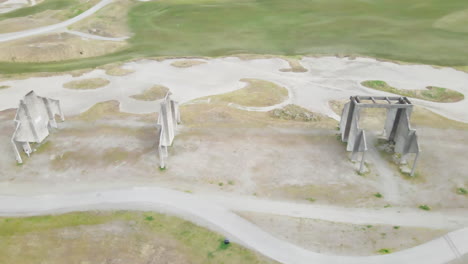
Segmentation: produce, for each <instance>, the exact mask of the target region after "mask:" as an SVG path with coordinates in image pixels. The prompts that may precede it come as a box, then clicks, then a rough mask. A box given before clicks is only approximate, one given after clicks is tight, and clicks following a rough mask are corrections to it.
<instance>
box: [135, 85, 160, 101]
mask: <svg viewBox="0 0 468 264" xmlns="http://www.w3.org/2000/svg"><path fill="white" fill-rule="evenodd" d="M167 92H169V89H168V88H167V87H165V86H162V85H155V86H153V87H151V88H149V89H146V90H144V91H143V92H142V93H140V94H135V95H132V96H130V97H131V98H133V99H136V100H140V101H156V100H159V99H163V98H164V97H165V96H166V94H167Z"/></svg>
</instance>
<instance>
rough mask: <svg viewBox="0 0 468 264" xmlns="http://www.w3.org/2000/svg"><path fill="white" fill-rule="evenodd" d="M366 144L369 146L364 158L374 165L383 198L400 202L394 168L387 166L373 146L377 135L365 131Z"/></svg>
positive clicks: (392, 201) (396, 202) (395, 202)
mask: <svg viewBox="0 0 468 264" xmlns="http://www.w3.org/2000/svg"><path fill="white" fill-rule="evenodd" d="M366 135H367V142H369V143H368V144H367V146H368V147H369V150H368V153H367V154H368V155H366V159H369V160H370V161H371V162H372V164H373V165H374V166H373V167H372V168H373V169H375V170H377V174H378V177H379V181H380V184H379V186H382V190H381V193H382V195H383V196H384V197H385V199H386V200H387V201H389V202H391V203H394V204H398V203H399V202H400V192H399V189H398V183H397V181H396V177H397V176H396V175H395V170H394V169H392V168H390V167H389V166H388V162H387V161H386V160H384V159H383V158H382V156H381V155H380V154H379V151H378V150H377V148H376V146H375V142H376V140H377V135H375V134H374V133H372V132H371V133H367V134H366Z"/></svg>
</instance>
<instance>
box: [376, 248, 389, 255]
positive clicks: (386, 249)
mask: <svg viewBox="0 0 468 264" xmlns="http://www.w3.org/2000/svg"><path fill="white" fill-rule="evenodd" d="M378 253H379V254H390V253H392V250H390V249H388V248H382V249H380V250H379V251H378Z"/></svg>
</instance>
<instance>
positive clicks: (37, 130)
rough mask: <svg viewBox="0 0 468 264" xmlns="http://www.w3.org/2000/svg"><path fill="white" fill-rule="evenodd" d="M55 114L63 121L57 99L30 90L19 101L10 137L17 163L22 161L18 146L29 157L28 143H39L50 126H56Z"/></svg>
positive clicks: (30, 150)
mask: <svg viewBox="0 0 468 264" xmlns="http://www.w3.org/2000/svg"><path fill="white" fill-rule="evenodd" d="M55 115H60V118H61V119H62V121H64V117H63V113H62V110H61V108H60V102H59V101H58V100H54V99H50V98H46V97H40V96H37V95H36V94H35V93H34V91H30V92H29V93H28V94H26V95H25V96H24V98H23V99H22V100H21V101H20V103H19V106H18V110H17V112H16V116H15V119H14V121H15V123H16V130H15V132H14V133H13V137H12V138H11V143H12V145H13V150H14V152H15V155H16V161H17V162H18V163H23V160H22V158H21V155H20V152H19V150H18V146H21V147H22V149H23V151H24V152H25V153H26V155H28V157H29V156H30V155H31V153H32V152H33V150H32V149H31V145H30V144H29V143H41V142H42V141H44V139H45V138H46V137H47V136H48V135H49V132H50V129H51V128H57V122H56V121H55Z"/></svg>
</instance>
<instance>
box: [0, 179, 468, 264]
mask: <svg viewBox="0 0 468 264" xmlns="http://www.w3.org/2000/svg"><path fill="white" fill-rule="evenodd" d="M206 198H207V197H205V198H199V197H196V196H194V195H190V194H186V193H182V192H177V191H172V190H167V189H162V188H133V189H125V190H112V191H102V192H92V193H75V194H63V195H44V196H29V197H27V196H26V197H25V196H0V214H1V215H5V216H6V215H10V216H14V215H37V214H47V213H64V212H70V211H77V210H78V211H86V210H95V209H100V210H116V209H124V210H157V211H161V212H165V213H173V214H177V215H179V216H182V217H184V218H186V219H189V220H192V221H195V222H197V223H199V224H201V225H203V226H206V227H208V228H210V229H212V230H214V231H218V232H221V233H223V234H225V235H226V236H228V237H230V238H232V239H233V240H234V241H237V242H239V243H241V244H243V245H245V246H247V247H249V248H252V249H254V250H257V251H258V252H260V253H262V254H264V255H266V256H268V257H270V258H272V259H274V260H277V261H279V262H282V263H294V264H296V263H297V264H299V263H304V264H305V263H329V264H335V263H336V264H338V263H347V264H354V263H356V264H357V263H359V264H366V263H372V264H375V263H385V264H386V263H388V264H390V263H425V264H441V263H446V262H448V261H451V260H453V259H455V258H456V256H455V255H454V254H453V248H456V250H457V252H459V254H462V255H463V254H465V253H468V228H465V229H460V230H458V231H455V232H452V233H450V241H451V243H450V245H449V244H448V242H447V240H446V239H444V238H438V239H435V240H433V241H430V242H428V243H425V244H423V245H420V246H417V247H414V248H411V249H407V250H403V251H399V252H396V253H393V254H388V255H380V256H369V257H346V256H330V255H323V254H319V253H315V252H311V251H308V250H305V249H303V248H300V247H298V246H295V245H293V244H290V243H288V242H285V241H282V240H279V239H277V238H275V237H273V236H272V235H270V234H268V233H266V232H264V231H262V230H261V229H260V228H258V227H257V226H255V225H253V224H251V223H250V222H248V221H247V220H244V219H243V218H241V217H239V216H237V215H236V214H234V213H232V212H231V211H229V210H228V209H225V208H223V207H221V206H219V205H218V204H216V203H213V202H209V201H207V200H206ZM240 202H241V201H237V203H238V206H242V207H245V206H249V204H248V203H243V202H242V203H240Z"/></svg>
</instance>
